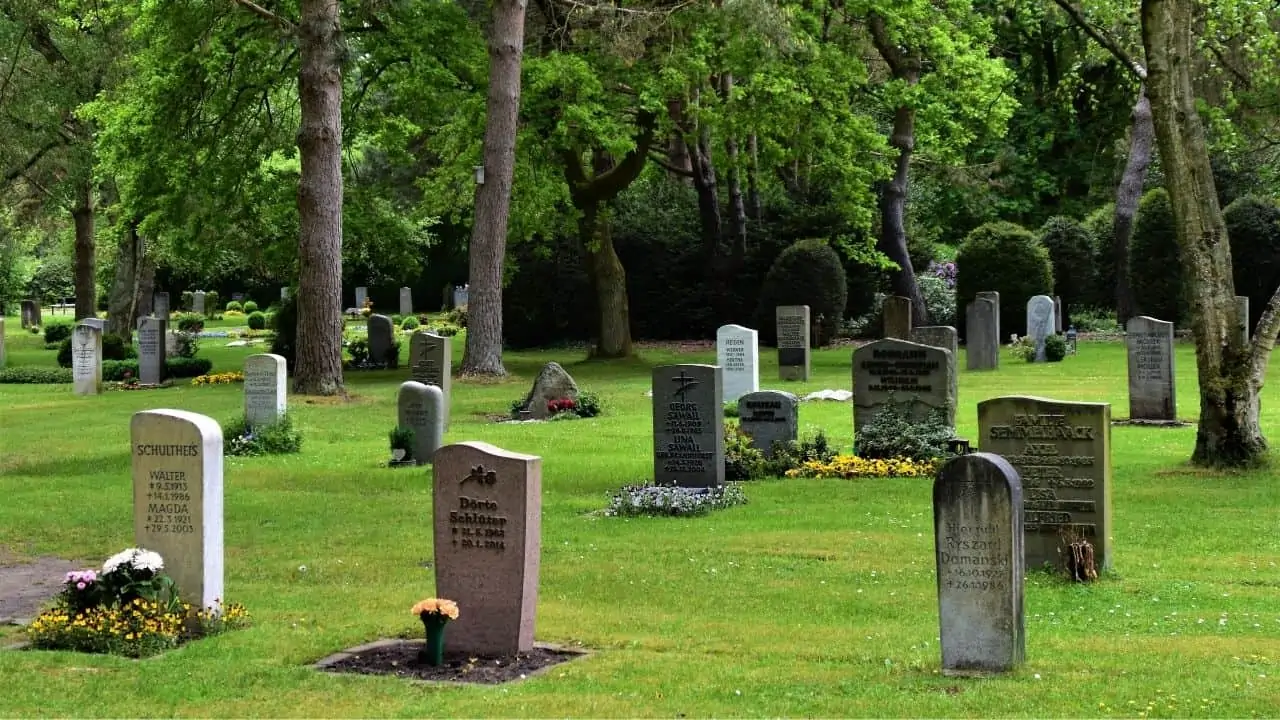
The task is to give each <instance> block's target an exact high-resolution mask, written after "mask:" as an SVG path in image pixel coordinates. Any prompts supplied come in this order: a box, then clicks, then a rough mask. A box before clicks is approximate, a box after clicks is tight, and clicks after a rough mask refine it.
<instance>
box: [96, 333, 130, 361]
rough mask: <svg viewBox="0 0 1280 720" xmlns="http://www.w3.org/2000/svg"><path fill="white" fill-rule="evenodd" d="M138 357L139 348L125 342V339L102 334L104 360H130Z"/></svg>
mask: <svg viewBox="0 0 1280 720" xmlns="http://www.w3.org/2000/svg"><path fill="white" fill-rule="evenodd" d="M136 357H138V348H136V347H134V346H133V344H132V343H128V342H125V339H124V338H122V337H120V336H119V335H112V334H110V333H103V334H102V359H103V360H128V359H130V358H136Z"/></svg>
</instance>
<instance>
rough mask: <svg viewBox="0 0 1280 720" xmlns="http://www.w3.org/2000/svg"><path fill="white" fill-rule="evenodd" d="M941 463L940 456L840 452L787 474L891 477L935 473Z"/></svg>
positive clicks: (824, 476) (924, 475)
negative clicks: (863, 455)
mask: <svg viewBox="0 0 1280 720" xmlns="http://www.w3.org/2000/svg"><path fill="white" fill-rule="evenodd" d="M941 464H942V461H941V460H940V459H935V460H911V459H909V458H877V459H865V458H860V457H858V456H857V455H837V456H835V458H833V459H831V460H830V461H823V460H810V461H808V462H806V463H804V464H802V465H801V466H800V467H798V468H795V469H792V470H788V471H787V477H792V478H795V477H806V478H846V479H852V478H889V477H933V476H934V474H936V473H937V472H938V467H939V466H940V465H941Z"/></svg>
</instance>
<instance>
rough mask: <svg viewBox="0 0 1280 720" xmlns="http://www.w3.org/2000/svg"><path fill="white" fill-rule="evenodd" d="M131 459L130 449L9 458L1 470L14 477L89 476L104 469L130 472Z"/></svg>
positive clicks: (0, 467) (2, 464) (1, 465)
mask: <svg viewBox="0 0 1280 720" xmlns="http://www.w3.org/2000/svg"><path fill="white" fill-rule="evenodd" d="M129 459H130V456H129V451H128V450H123V451H121V452H112V453H106V454H103V455H94V456H86V455H76V456H73V457H48V456H43V457H34V458H21V457H20V458H9V459H7V460H5V462H4V463H0V471H2V473H3V474H4V475H6V476H14V477H21V476H24V475H27V476H31V477H38V478H49V477H54V478H58V477H69V476H89V475H99V474H101V473H102V472H103V471H117V470H120V471H124V472H128V470H129Z"/></svg>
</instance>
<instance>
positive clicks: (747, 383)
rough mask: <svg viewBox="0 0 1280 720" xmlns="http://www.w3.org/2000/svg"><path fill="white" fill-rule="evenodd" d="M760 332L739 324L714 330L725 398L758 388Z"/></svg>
mask: <svg viewBox="0 0 1280 720" xmlns="http://www.w3.org/2000/svg"><path fill="white" fill-rule="evenodd" d="M759 336H760V334H759V333H758V332H756V331H755V330H752V329H751V328H749V327H743V326H741V325H724V326H721V328H720V329H719V330H717V331H716V364H717V365H719V366H720V368H721V370H723V371H724V401H725V402H737V400H738V398H740V397H742V396H743V395H746V394H747V393H752V392H755V391H756V390H759V389H760V338H759Z"/></svg>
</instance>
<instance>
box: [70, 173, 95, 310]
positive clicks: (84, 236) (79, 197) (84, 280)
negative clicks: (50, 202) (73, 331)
mask: <svg viewBox="0 0 1280 720" xmlns="http://www.w3.org/2000/svg"><path fill="white" fill-rule="evenodd" d="M76 191H77V194H76V206H75V208H74V209H73V210H72V211H71V218H72V219H73V220H74V221H75V226H76V244H75V256H76V261H75V268H76V270H75V286H76V320H83V319H84V318H92V317H97V316H98V312H97V311H98V289H97V283H96V278H95V276H94V271H95V267H94V266H95V262H96V258H95V246H94V238H93V185H92V184H91V183H87V182H86V183H83V184H81V185H80V187H78V188H76Z"/></svg>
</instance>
